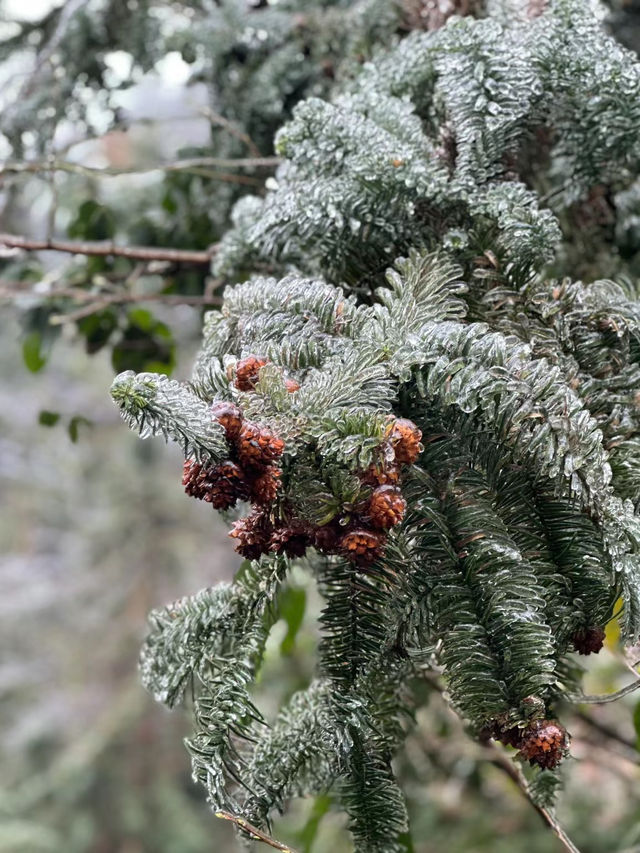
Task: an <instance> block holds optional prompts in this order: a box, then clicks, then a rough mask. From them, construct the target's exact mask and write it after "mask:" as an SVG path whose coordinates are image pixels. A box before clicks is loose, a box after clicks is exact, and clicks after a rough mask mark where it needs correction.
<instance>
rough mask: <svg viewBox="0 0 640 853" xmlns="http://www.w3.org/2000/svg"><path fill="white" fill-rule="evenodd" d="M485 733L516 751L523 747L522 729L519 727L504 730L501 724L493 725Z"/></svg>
mask: <svg viewBox="0 0 640 853" xmlns="http://www.w3.org/2000/svg"><path fill="white" fill-rule="evenodd" d="M485 732H486V734H487V735H489V737H492V738H493V739H494V740H499V741H500V743H503V744H504V745H505V746H513V747H515V748H516V749H520V747H521V746H522V729H519V728H518V727H517V726H511V727H510V728H507V729H504V728H502V726H501V725H500V724H499V723H493V724H492V725H490V726H489V727H488V728H487V729H485Z"/></svg>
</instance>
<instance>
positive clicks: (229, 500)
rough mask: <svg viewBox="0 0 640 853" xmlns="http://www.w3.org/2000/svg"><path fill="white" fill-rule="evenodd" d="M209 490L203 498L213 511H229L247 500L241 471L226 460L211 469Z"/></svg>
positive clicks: (247, 496)
mask: <svg viewBox="0 0 640 853" xmlns="http://www.w3.org/2000/svg"><path fill="white" fill-rule="evenodd" d="M209 477H210V480H211V490H210V492H209V494H208V495H207V496H206V497H205V498H204V500H205V501H207V502H208V503H210V504H211V505H212V506H213V508H214V509H229V507H232V506H235V505H236V503H237V502H238V501H246V500H248V498H249V488H248V485H247V481H246V480H245V477H244V472H243V471H242V469H241V468H240V467H239V466H238V465H236V463H235V462H231V460H230V459H227V460H226V461H225V462H221V463H220V464H219V465H216V466H215V468H212V469H211V472H210V474H209Z"/></svg>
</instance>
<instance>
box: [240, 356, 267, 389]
mask: <svg viewBox="0 0 640 853" xmlns="http://www.w3.org/2000/svg"><path fill="white" fill-rule="evenodd" d="M265 364H267V359H266V358H260V357H259V356H257V355H249V356H247V357H246V358H242V359H240V361H239V362H238V363H237V364H236V378H235V381H234V385H235V386H236V388H238V389H239V390H240V391H253V388H254V385H255V384H256V382H257V381H258V373H259V371H260V368H261V367H264V366H265Z"/></svg>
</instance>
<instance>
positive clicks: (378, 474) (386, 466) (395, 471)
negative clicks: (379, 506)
mask: <svg viewBox="0 0 640 853" xmlns="http://www.w3.org/2000/svg"><path fill="white" fill-rule="evenodd" d="M360 480H361V481H362V483H364V485H365V486H374V487H375V486H385V485H387V484H390V485H395V484H396V483H399V482H400V469H399V468H398V466H397V465H393V464H390V463H388V462H385V461H384V460H380V461H378V462H372V463H371V465H369V467H368V468H367V469H366V470H365V471H363V473H362V474H361V476H360Z"/></svg>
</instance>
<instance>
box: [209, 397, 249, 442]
mask: <svg viewBox="0 0 640 853" xmlns="http://www.w3.org/2000/svg"><path fill="white" fill-rule="evenodd" d="M211 414H212V415H213V417H214V418H215V419H216V420H217V421H218V423H220V424H222V426H223V427H224V431H225V433H226V436H227V439H228V440H229V441H235V440H236V438H237V437H238V435H239V434H240V428H241V427H242V412H241V411H240V409H239V408H238V406H236V405H235V403H228V402H227V401H226V400H214V402H213V403H212V405H211Z"/></svg>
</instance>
